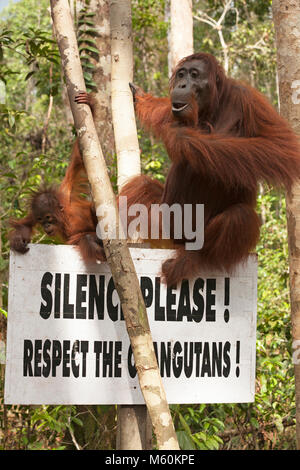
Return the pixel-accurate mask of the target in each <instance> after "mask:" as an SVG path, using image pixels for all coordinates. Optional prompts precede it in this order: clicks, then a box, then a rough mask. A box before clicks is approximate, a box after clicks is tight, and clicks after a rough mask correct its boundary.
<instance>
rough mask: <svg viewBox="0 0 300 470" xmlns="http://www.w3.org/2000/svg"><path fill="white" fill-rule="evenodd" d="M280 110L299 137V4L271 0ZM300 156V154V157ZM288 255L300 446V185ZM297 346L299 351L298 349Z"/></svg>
mask: <svg viewBox="0 0 300 470" xmlns="http://www.w3.org/2000/svg"><path fill="white" fill-rule="evenodd" d="M273 18H274V24H275V30H276V44H277V64H278V78H279V95H280V112H281V114H282V116H284V117H285V118H286V119H287V120H288V121H289V122H290V124H291V126H292V128H293V129H294V131H295V133H296V134H298V135H299V136H300V81H299V68H300V55H299V53H300V5H299V2H295V1H293V0H274V1H273ZM299 158H300V156H299ZM286 202H287V226H288V240H289V258H290V297H291V318H292V337H293V352H294V354H293V358H294V365H295V386H296V436H297V446H298V449H300V356H299V352H300V351H299V348H300V184H295V185H294V186H293V188H292V190H291V191H290V193H289V194H287V196H286ZM297 348H298V351H297Z"/></svg>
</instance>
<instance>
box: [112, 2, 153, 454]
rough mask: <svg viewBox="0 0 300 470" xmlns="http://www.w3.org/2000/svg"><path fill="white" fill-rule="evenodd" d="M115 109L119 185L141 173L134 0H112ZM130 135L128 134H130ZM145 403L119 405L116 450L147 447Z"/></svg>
mask: <svg viewBox="0 0 300 470" xmlns="http://www.w3.org/2000/svg"><path fill="white" fill-rule="evenodd" d="M109 3H110V24H111V30H112V35H111V36H112V42H111V49H112V74H111V83H112V110H113V113H112V115H113V127H114V129H115V134H116V145H117V159H118V188H119V190H120V189H121V187H122V186H123V184H124V183H126V181H127V180H128V179H129V178H130V177H132V176H136V175H139V174H140V172H141V162H140V150H139V143H138V137H137V129H136V122H135V113H134V108H133V103H132V96H131V92H130V89H129V82H132V80H133V54H132V50H133V44H132V20H131V2H130V1H129V0H123V1H121V2H120V1H118V2H116V1H112V0H110V2H109ZM127 136H128V137H127ZM148 422H149V417H148V416H147V408H146V407H145V406H141V405H138V406H134V405H133V406H122V405H121V406H119V407H118V425H117V449H121V450H132V449H136V450H146V449H147V448H149V441H150V442H151V438H152V428H151V425H150V428H149V426H148Z"/></svg>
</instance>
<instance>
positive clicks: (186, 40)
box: [169, 0, 194, 73]
mask: <svg viewBox="0 0 300 470" xmlns="http://www.w3.org/2000/svg"><path fill="white" fill-rule="evenodd" d="M170 13H171V28H170V35H169V49H170V54H171V58H170V65H171V71H170V73H172V71H173V70H174V68H175V67H176V64H177V63H178V62H179V60H180V59H182V58H183V57H186V56H188V55H190V54H193V52H194V43H193V5H192V0H171V8H170Z"/></svg>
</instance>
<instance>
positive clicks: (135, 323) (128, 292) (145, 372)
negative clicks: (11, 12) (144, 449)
mask: <svg viewBox="0 0 300 470" xmlns="http://www.w3.org/2000/svg"><path fill="white" fill-rule="evenodd" d="M51 12H52V18H53V22H54V24H55V29H56V33H57V40H58V46H59V50H60V55H61V58H62V66H63V69H64V75H65V78H66V84H67V89H68V95H69V99H70V104H71V108H72V113H73V116H74V123H75V127H76V131H77V134H78V136H79V144H80V149H81V153H82V156H83V161H84V164H85V167H86V171H87V175H88V178H89V181H90V184H91V189H92V194H93V199H94V203H95V207H96V208H97V215H98V221H99V223H101V219H102V217H100V215H99V208H100V207H102V208H103V207H105V209H106V213H107V214H109V221H110V222H111V221H112V220H113V221H114V225H112V224H111V223H107V224H105V227H106V228H105V231H104V230H103V232H102V234H103V238H104V239H103V246H104V250H105V253H106V257H107V260H108V263H109V266H110V269H111V272H112V277H113V280H114V284H115V287H116V290H117V292H118V295H119V298H120V301H121V305H122V309H123V313H124V318H125V322H126V327H127V331H128V334H129V338H130V341H131V345H132V350H133V354H134V359H135V365H136V369H137V372H138V378H139V382H140V386H141V391H142V393H143V396H144V399H145V402H146V405H147V407H148V410H149V414H150V416H151V420H152V424H153V428H154V432H155V434H156V437H157V443H158V448H159V449H178V448H179V447H178V443H177V438H176V434H175V429H174V426H173V422H172V419H171V415H170V411H169V407H168V403H167V400H166V396H165V392H164V388H163V385H162V381H161V377H160V375H159V370H158V366H157V361H156V357H155V352H154V347H153V342H152V338H151V333H150V328H149V323H148V318H147V311H146V308H145V303H144V300H143V297H142V294H141V290H140V287H139V281H138V278H137V275H136V272H135V268H134V264H133V261H132V258H131V255H130V252H129V249H128V247H127V244H126V241H125V240H124V239H123V237H122V236H120V238H117V237H115V234H114V233H113V232H114V230H115V229H116V233H117V234H118V233H119V229H120V227H119V224H118V211H117V205H116V200H115V196H114V193H113V190H112V187H111V184H110V180H109V176H108V172H107V168H106V164H105V160H104V158H103V154H102V150H101V146H100V144H99V141H98V137H97V133H96V129H95V125H94V122H93V118H92V114H91V111H90V109H89V107H88V106H86V105H77V104H76V103H75V102H74V98H75V96H76V94H77V93H78V92H79V91H85V83H84V79H83V74H82V69H81V65H80V60H79V52H78V47H77V42H76V36H75V32H74V28H73V23H72V18H71V15H70V9H69V4H68V0H51Z"/></svg>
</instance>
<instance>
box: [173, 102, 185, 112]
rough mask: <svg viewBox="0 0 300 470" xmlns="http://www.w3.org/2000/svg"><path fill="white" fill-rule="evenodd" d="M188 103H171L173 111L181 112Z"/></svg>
mask: <svg viewBox="0 0 300 470" xmlns="http://www.w3.org/2000/svg"><path fill="white" fill-rule="evenodd" d="M188 105H189V103H172V111H173V113H181V111H184V110H185V109H186V108H187V107H188Z"/></svg>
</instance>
